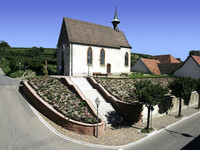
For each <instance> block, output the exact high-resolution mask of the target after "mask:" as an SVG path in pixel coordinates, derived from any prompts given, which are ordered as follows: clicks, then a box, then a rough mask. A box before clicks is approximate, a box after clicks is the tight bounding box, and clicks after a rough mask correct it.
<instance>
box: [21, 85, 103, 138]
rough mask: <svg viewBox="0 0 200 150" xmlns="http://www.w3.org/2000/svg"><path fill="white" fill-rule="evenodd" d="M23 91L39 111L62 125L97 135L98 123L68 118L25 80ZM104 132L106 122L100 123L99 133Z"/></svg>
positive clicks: (78, 131)
mask: <svg viewBox="0 0 200 150" xmlns="http://www.w3.org/2000/svg"><path fill="white" fill-rule="evenodd" d="M23 92H24V94H25V95H26V97H27V98H28V99H29V101H30V102H31V103H32V104H33V105H34V107H35V108H36V109H37V110H38V111H40V112H41V113H42V114H43V115H45V116H46V117H48V118H49V119H50V120H52V121H54V122H55V123H57V124H58V125H60V126H61V127H63V128H66V129H68V130H71V131H74V132H76V133H79V134H84V135H90V136H92V135H94V136H96V124H87V123H81V122H78V121H75V120H72V119H68V118H67V117H65V116H64V115H62V114H61V113H59V112H58V111H56V110H55V109H54V108H53V107H52V106H51V105H49V104H48V103H47V102H45V101H44V100H43V99H42V98H41V97H40V96H38V95H37V93H36V92H35V90H34V89H32V87H31V86H30V85H29V84H28V83H27V82H26V81H24V82H23ZM103 132H104V124H103V122H102V123H99V135H101V134H102V133H103Z"/></svg>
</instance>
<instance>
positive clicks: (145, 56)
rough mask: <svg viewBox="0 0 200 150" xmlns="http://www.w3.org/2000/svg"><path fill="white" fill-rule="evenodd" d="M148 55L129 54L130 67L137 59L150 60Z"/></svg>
mask: <svg viewBox="0 0 200 150" xmlns="http://www.w3.org/2000/svg"><path fill="white" fill-rule="evenodd" d="M151 57H152V56H151V55H148V54H139V53H131V67H132V66H133V65H134V64H135V63H136V62H137V61H138V60H139V58H151Z"/></svg>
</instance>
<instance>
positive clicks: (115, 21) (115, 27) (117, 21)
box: [112, 7, 120, 32]
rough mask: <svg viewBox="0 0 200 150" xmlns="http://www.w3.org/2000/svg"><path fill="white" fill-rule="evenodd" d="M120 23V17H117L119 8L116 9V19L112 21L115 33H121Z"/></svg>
mask: <svg viewBox="0 0 200 150" xmlns="http://www.w3.org/2000/svg"><path fill="white" fill-rule="evenodd" d="M119 23H120V21H119V19H118V16H117V7H115V16H114V19H113V20H112V24H113V28H114V30H115V31H117V32H119V29H118V27H117V25H118V24H119Z"/></svg>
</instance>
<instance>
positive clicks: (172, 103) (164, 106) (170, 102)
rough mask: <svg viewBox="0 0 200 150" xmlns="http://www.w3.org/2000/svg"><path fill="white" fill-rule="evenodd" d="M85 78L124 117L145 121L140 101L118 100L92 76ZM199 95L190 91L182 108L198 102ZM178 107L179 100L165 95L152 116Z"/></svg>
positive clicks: (143, 108)
mask: <svg viewBox="0 0 200 150" xmlns="http://www.w3.org/2000/svg"><path fill="white" fill-rule="evenodd" d="M87 80H88V81H89V82H90V84H91V85H92V86H93V87H94V88H95V89H97V90H98V91H99V93H101V95H102V96H103V97H104V98H105V99H106V100H107V101H108V102H110V103H111V104H112V105H113V107H114V108H115V109H116V110H118V111H120V112H121V113H122V114H123V116H124V117H125V118H127V119H128V120H130V121H133V122H138V121H146V120H147V112H148V110H147V108H146V107H145V106H143V105H142V104H140V103H133V104H130V103H126V102H122V101H119V100H118V99H117V98H116V97H114V96H112V95H111V94H110V93H109V92H108V91H107V90H106V89H105V88H104V87H103V86H102V85H101V84H99V83H97V82H96V80H95V79H94V78H92V77H88V78H87ZM198 99H199V95H198V93H192V94H191V97H190V100H188V101H184V100H182V108H183V109H184V108H186V107H188V106H189V105H195V104H197V103H198ZM178 108H179V100H178V99H177V98H176V97H174V96H172V95H169V96H166V97H165V98H164V99H163V100H162V101H161V103H160V104H159V105H156V106H154V111H153V112H152V115H153V117H154V118H155V117H159V116H162V115H165V114H166V113H169V112H173V111H177V110H178Z"/></svg>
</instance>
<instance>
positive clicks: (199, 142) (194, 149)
mask: <svg viewBox="0 0 200 150" xmlns="http://www.w3.org/2000/svg"><path fill="white" fill-rule="evenodd" d="M199 147H200V135H199V136H198V137H197V138H195V139H194V140H192V141H191V142H190V143H188V144H187V145H186V146H184V147H183V148H182V149H181V150H198V149H199Z"/></svg>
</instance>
